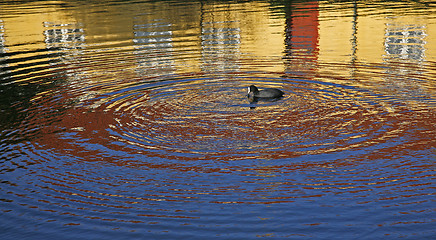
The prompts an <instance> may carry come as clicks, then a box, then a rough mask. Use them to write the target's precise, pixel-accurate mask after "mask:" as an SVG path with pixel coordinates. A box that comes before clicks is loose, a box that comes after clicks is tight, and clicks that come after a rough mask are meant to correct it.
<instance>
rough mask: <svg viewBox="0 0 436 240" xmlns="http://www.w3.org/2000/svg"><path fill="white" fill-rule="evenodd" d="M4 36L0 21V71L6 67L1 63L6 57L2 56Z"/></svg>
mask: <svg viewBox="0 0 436 240" xmlns="http://www.w3.org/2000/svg"><path fill="white" fill-rule="evenodd" d="M4 34H5V29H4V27H3V20H1V19H0V54H1V55H0V69H2V68H3V67H6V66H5V64H4V63H3V62H4V61H5V58H6V56H4V55H3V54H4V53H6V47H5V38H4Z"/></svg>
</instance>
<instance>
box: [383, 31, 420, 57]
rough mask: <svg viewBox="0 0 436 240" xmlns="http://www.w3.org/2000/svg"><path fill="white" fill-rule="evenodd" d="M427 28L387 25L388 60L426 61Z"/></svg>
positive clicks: (386, 44) (386, 49)
mask: <svg viewBox="0 0 436 240" xmlns="http://www.w3.org/2000/svg"><path fill="white" fill-rule="evenodd" d="M426 36H427V34H426V28H425V26H422V25H415V24H387V25H386V32H385V52H386V55H387V56H386V57H387V58H395V59H409V60H415V61H422V60H424V59H425V44H426V41H425V37H426Z"/></svg>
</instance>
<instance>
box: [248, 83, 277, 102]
mask: <svg viewBox="0 0 436 240" xmlns="http://www.w3.org/2000/svg"><path fill="white" fill-rule="evenodd" d="M283 94H284V93H283V92H282V91H281V90H279V89H276V88H265V89H263V90H260V91H259V89H258V88H257V87H256V86H254V85H251V86H250V87H248V99H249V101H250V102H255V101H257V100H259V99H264V100H275V99H278V98H281V97H283Z"/></svg>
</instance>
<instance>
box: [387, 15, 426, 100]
mask: <svg viewBox="0 0 436 240" xmlns="http://www.w3.org/2000/svg"><path fill="white" fill-rule="evenodd" d="M426 36H427V33H426V26H425V25H419V24H410V23H401V22H395V23H387V24H386V29H385V42H384V50H385V55H384V59H383V60H384V63H385V64H386V65H387V66H389V67H387V68H386V70H385V73H386V74H385V75H384V76H385V77H384V78H383V79H384V80H385V81H386V84H387V89H386V90H385V91H387V92H393V93H394V94H395V95H396V96H401V97H402V98H403V99H404V100H407V101H408V102H409V103H411V100H413V99H414V98H415V97H418V96H421V97H422V96H423V95H428V93H426V90H425V89H424V87H423V86H422V85H421V83H420V80H419V77H418V76H420V75H422V74H423V72H422V70H421V68H420V67H419V65H420V64H421V63H422V62H423V61H424V60H425V58H426V55H425V51H426V44H427V42H426ZM411 64H412V66H413V65H416V67H411ZM427 97H428V98H431V96H430V95H428V96H427Z"/></svg>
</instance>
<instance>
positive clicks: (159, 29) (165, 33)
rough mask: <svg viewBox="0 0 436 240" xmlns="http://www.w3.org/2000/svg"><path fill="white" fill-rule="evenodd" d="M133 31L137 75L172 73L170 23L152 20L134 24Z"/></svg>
mask: <svg viewBox="0 0 436 240" xmlns="http://www.w3.org/2000/svg"><path fill="white" fill-rule="evenodd" d="M133 30H134V39H133V43H134V44H135V45H134V48H135V51H134V54H135V56H136V57H137V61H138V66H137V71H138V73H139V74H140V75H143V76H159V75H162V74H163V75H165V74H171V73H173V72H174V71H175V63H174V60H173V58H174V54H173V47H174V46H173V37H172V35H173V32H172V31H171V23H168V22H164V21H159V20H157V19H153V20H151V22H146V23H138V24H135V25H134V26H133Z"/></svg>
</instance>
